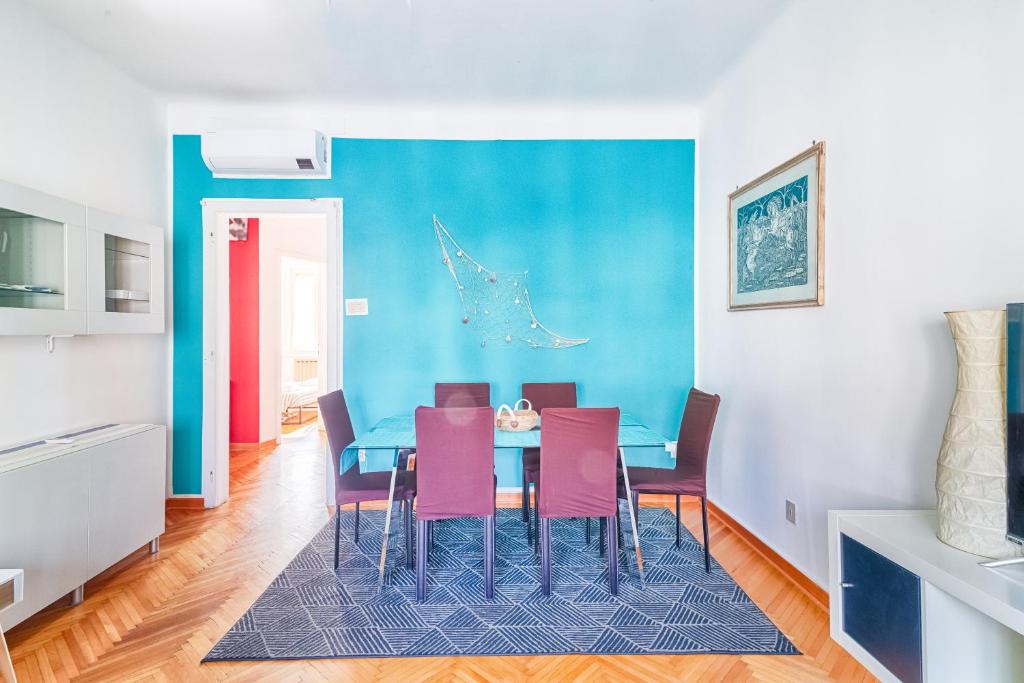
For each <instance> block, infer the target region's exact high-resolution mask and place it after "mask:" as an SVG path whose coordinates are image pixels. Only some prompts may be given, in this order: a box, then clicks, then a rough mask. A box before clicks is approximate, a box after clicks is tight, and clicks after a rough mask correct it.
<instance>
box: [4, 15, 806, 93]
mask: <svg viewBox="0 0 1024 683" xmlns="http://www.w3.org/2000/svg"><path fill="white" fill-rule="evenodd" d="M23 2H25V3H26V4H30V5H33V6H35V8H36V9H37V10H38V11H39V12H40V13H41V14H42V16H43V18H44V19H45V20H46V21H48V22H49V23H51V24H53V25H56V26H57V27H58V28H60V29H61V30H63V31H64V32H66V33H69V34H71V35H72V36H74V37H76V38H77V39H79V40H80V41H82V42H83V43H85V44H87V45H89V46H90V47H92V48H93V49H95V50H96V51H98V52H99V53H101V54H102V55H104V56H105V57H106V58H107V59H109V61H111V62H113V63H114V64H115V65H117V66H119V67H120V68H121V69H123V70H124V71H127V72H128V73H130V74H132V75H133V76H135V77H136V78H137V79H138V80H140V81H141V82H143V83H145V84H147V85H149V86H151V87H153V88H155V89H157V90H160V91H163V92H166V93H167V94H169V95H174V96H183V97H193V96H199V97H218V98H219V97H226V98H252V99H268V98H291V99H299V98H303V99H311V98H316V99H321V98H322V99H331V100H345V101H352V102H378V103H379V102H427V101H429V102H434V103H445V102H452V103H473V102H476V103H478V102H485V101H487V102H494V101H499V102H531V103H533V102H550V103H561V102H595V101H600V102H604V103H607V102H675V103H692V102H696V101H697V100H698V99H699V98H700V97H701V96H702V95H704V94H705V93H706V92H707V90H708V89H709V87H710V86H711V84H712V83H713V82H714V81H715V79H716V78H718V77H719V76H720V75H721V74H722V73H723V72H724V71H725V70H726V69H727V68H728V66H729V65H730V64H731V63H732V61H733V60H734V59H735V58H736V57H737V56H738V55H739V54H741V53H742V52H743V51H744V50H745V49H746V47H747V46H748V45H749V44H750V43H751V41H752V40H753V39H754V37H755V36H756V35H757V34H758V32H759V31H760V29H761V28H762V27H763V26H764V25H765V24H766V23H768V22H769V21H771V20H772V19H773V18H774V17H775V16H776V15H778V14H779V13H780V12H781V11H782V9H783V8H784V7H785V6H786V5H787V4H788V3H789V2H790V0H505V1H504V2H498V1H495V0H23Z"/></svg>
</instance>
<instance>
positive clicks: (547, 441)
mask: <svg viewBox="0 0 1024 683" xmlns="http://www.w3.org/2000/svg"><path fill="white" fill-rule="evenodd" d="M618 441H619V409H618V408H548V409H547V410H546V411H545V413H544V418H543V419H542V420H541V423H540V472H541V478H542V479H543V480H544V486H543V488H541V489H540V491H539V492H538V494H537V515H538V517H539V518H540V543H539V545H540V562H541V588H542V589H543V592H544V595H550V594H551V520H552V519H564V518H567V517H599V518H601V522H602V523H601V527H602V530H603V531H605V532H606V533H605V535H606V536H607V539H606V540H607V543H608V587H609V589H610V590H611V592H612V594H613V595H614V594H617V593H618V591H619V578H618V566H619V564H618V536H617V533H616V523H615V521H616V511H617V509H618V502H617V500H616V497H615V491H616V484H615V472H616V470H615V460H616V457H617V455H618Z"/></svg>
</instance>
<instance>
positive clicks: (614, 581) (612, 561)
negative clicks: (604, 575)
mask: <svg viewBox="0 0 1024 683" xmlns="http://www.w3.org/2000/svg"><path fill="white" fill-rule="evenodd" d="M606 526H607V527H608V532H607V535H608V590H610V591H611V592H612V595H618V594H619V546H618V543H617V542H616V541H617V540H618V539H617V538H616V535H615V533H614V532H613V531H612V527H611V525H606Z"/></svg>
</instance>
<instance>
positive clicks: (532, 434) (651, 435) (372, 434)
mask: <svg viewBox="0 0 1024 683" xmlns="http://www.w3.org/2000/svg"><path fill="white" fill-rule="evenodd" d="M667 443H668V442H667V440H666V439H665V437H664V436H662V435H661V434H658V433H657V432H655V431H654V430H652V429H650V428H649V427H647V426H645V425H644V424H642V423H641V422H640V421H639V420H638V419H636V418H635V417H634V416H632V415H630V414H628V413H622V414H621V415H620V417H619V447H620V448H654V447H657V448H664V447H665V445H666V444H667ZM494 447H495V448H539V447H540V427H539V426H537V427H535V428H533V429H531V430H530V431H527V432H505V431H502V430H500V429H495V430H494ZM415 448H416V424H415V420H414V417H413V414H412V413H402V414H399V415H392V416H390V417H386V418H384V419H383V420H381V421H380V422H378V423H377V424H375V425H374V426H373V428H372V429H370V430H369V431H367V432H364V433H363V434H361V435H360V436H359V437H357V438H356V440H355V441H353V442H352V444H351V445H349V447H348V448H346V449H345V452H344V454H343V457H342V459H341V461H342V462H341V468H342V471H345V470H347V469H348V468H349V467H351V466H352V465H353V464H355V463H356V462H357V459H358V457H359V451H367V450H392V451H394V452H395V458H396V460H397V457H398V451H399V450H403V449H415Z"/></svg>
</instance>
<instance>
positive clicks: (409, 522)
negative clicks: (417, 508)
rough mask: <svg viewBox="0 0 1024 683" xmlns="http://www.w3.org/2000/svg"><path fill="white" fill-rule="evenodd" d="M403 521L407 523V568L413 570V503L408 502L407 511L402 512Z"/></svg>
mask: <svg viewBox="0 0 1024 683" xmlns="http://www.w3.org/2000/svg"><path fill="white" fill-rule="evenodd" d="M402 519H403V520H404V522H405V566H406V567H407V568H408V569H412V568H413V567H414V566H415V565H414V563H413V554H414V553H413V547H412V544H413V540H412V501H411V500H409V501H406V505H405V510H404V511H403V512H402Z"/></svg>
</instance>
